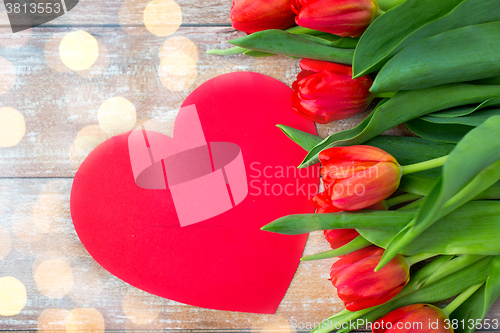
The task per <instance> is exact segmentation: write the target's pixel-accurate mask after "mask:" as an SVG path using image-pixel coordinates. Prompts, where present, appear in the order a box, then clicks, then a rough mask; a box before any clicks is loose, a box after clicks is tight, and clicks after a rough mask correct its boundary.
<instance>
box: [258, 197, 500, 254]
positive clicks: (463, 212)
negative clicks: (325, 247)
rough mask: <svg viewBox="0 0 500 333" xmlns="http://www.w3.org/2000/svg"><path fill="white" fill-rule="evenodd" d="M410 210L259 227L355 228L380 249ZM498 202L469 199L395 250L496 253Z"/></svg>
mask: <svg viewBox="0 0 500 333" xmlns="http://www.w3.org/2000/svg"><path fill="white" fill-rule="evenodd" d="M415 213H416V212H415V211H414V210H397V211H359V212H349V213H348V212H342V213H331V214H298V215H289V216H285V217H282V218H280V219H277V220H275V221H274V222H271V223H270V224H268V225H266V226H264V227H263V228H262V230H266V231H271V232H276V233H280V234H286V235H298V234H303V233H308V232H311V231H316V230H326V229H352V228H354V229H356V230H357V231H358V232H359V233H360V234H361V236H363V238H365V239H366V240H368V241H369V242H370V243H373V244H375V245H377V246H380V247H382V248H386V247H387V246H388V244H390V242H391V240H392V238H393V237H394V236H395V235H396V234H398V232H399V231H400V230H401V229H403V228H405V227H406V226H407V224H408V223H409V222H410V221H411V220H412V219H413V218H414V217H415ZM499 238H500V202H498V201H491V200H486V201H472V202H469V203H467V204H465V205H464V206H463V207H460V208H458V209H457V210H455V211H453V212H451V213H450V214H449V215H447V216H445V217H443V218H441V219H439V220H438V221H437V222H436V223H434V224H433V225H432V226H431V227H429V228H428V229H427V230H425V231H424V232H423V233H422V234H421V235H419V236H418V237H416V238H415V239H414V240H413V241H412V242H411V243H410V244H408V245H407V246H405V247H404V248H403V249H401V251H400V252H399V253H401V254H404V255H415V254H420V253H437V254H446V255H456V254H463V253H468V254H475V255H500V243H499V242H498V239H499Z"/></svg>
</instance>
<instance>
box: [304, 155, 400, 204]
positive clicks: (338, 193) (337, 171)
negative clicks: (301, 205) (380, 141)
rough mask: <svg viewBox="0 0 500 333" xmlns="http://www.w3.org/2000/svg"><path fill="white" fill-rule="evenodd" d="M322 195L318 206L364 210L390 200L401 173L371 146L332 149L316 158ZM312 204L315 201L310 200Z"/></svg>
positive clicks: (396, 165) (393, 161)
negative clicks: (318, 164)
mask: <svg viewBox="0 0 500 333" xmlns="http://www.w3.org/2000/svg"><path fill="white" fill-rule="evenodd" d="M319 160H320V162H321V164H322V165H323V166H322V168H321V176H322V177H323V184H324V186H325V192H326V193H325V192H323V194H320V195H319V196H320V199H321V201H320V200H319V199H318V200H317V202H321V203H322V205H323V206H322V207H323V208H322V209H324V210H327V208H326V207H327V204H329V205H331V206H334V207H336V208H337V209H338V210H347V211H354V210H360V209H365V208H367V207H369V206H371V205H374V204H376V203H378V202H380V201H382V200H385V199H387V198H388V197H390V196H391V195H392V194H393V193H394V191H396V189H397V188H398V186H399V181H400V179H401V176H402V171H401V167H400V165H399V163H398V162H397V161H396V159H395V158H394V157H393V156H392V155H390V154H389V153H387V152H385V151H383V150H382V149H379V148H377V147H372V146H348V147H334V148H330V149H326V150H323V151H322V152H321V153H320V154H319ZM313 201H314V200H313Z"/></svg>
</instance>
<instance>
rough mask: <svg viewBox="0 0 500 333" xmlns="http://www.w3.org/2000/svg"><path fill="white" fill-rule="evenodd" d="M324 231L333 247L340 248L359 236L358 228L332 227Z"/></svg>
mask: <svg viewBox="0 0 500 333" xmlns="http://www.w3.org/2000/svg"><path fill="white" fill-rule="evenodd" d="M323 233H324V234H325V239H326V240H327V241H328V243H330V247H331V248H332V249H338V248H339V247H341V246H344V245H346V244H347V243H349V242H350V241H352V240H353V239H354V238H356V237H358V236H359V233H358V232H357V231H356V229H332V230H324V231H323Z"/></svg>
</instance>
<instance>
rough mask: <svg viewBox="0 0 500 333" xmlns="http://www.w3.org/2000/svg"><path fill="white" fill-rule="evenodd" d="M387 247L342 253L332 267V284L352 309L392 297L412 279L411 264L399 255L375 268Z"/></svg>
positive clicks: (376, 303) (366, 306) (370, 247)
mask: <svg viewBox="0 0 500 333" xmlns="http://www.w3.org/2000/svg"><path fill="white" fill-rule="evenodd" d="M383 253H384V249H382V248H379V247H376V246H369V247H366V248H364V249H361V250H358V251H355V252H352V253H350V254H348V255H346V256H343V257H341V258H340V259H339V260H338V261H336V262H335V263H334V264H333V265H332V268H331V271H330V277H331V282H332V284H333V285H334V286H335V287H336V288H337V294H338V296H339V298H340V299H341V300H342V301H343V302H344V304H345V307H346V309H347V310H349V311H358V310H363V309H366V308H370V307H372V306H376V305H380V304H383V303H385V302H387V301H389V300H390V299H391V298H393V297H394V296H395V295H396V294H397V293H399V291H400V290H401V289H403V287H404V286H405V285H406V284H407V283H408V280H409V279H410V272H409V271H410V266H409V265H408V262H407V261H406V259H405V257H403V256H401V255H399V254H398V255H397V256H396V257H395V258H394V259H392V260H391V261H390V262H389V263H388V264H387V265H386V266H384V268H382V269H381V270H379V271H377V272H375V271H374V269H375V267H376V266H377V264H378V262H379V261H380V258H382V254H383Z"/></svg>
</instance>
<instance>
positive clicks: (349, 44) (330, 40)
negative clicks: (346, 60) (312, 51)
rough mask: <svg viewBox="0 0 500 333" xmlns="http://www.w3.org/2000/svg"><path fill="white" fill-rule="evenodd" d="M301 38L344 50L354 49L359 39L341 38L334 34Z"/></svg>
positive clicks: (303, 36)
mask: <svg viewBox="0 0 500 333" xmlns="http://www.w3.org/2000/svg"><path fill="white" fill-rule="evenodd" d="M299 36H300V38H303V39H307V40H309V41H311V42H314V43H316V44H321V45H326V46H333V47H339V48H342V49H354V48H355V47H356V45H357V44H358V41H359V38H349V37H340V36H336V35H332V34H322V35H317V36H311V35H299Z"/></svg>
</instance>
